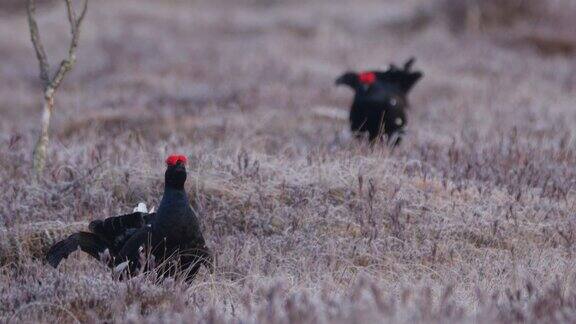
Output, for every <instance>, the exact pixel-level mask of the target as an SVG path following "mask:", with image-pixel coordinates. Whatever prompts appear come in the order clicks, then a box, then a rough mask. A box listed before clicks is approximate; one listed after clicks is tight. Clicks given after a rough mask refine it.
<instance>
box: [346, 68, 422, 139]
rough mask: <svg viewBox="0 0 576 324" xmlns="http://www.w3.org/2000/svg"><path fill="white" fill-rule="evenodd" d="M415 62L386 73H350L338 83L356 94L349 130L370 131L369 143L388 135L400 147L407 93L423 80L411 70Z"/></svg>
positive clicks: (405, 122) (356, 133) (404, 121)
mask: <svg viewBox="0 0 576 324" xmlns="http://www.w3.org/2000/svg"><path fill="white" fill-rule="evenodd" d="M414 62H415V59H414V58H411V59H410V60H408V61H407V62H406V63H405V64H404V66H403V68H398V67H397V66H395V65H393V64H392V65H390V67H389V68H388V70H386V71H366V72H361V73H356V72H347V73H344V74H343V75H342V76H340V77H339V78H338V79H337V80H336V84H337V85H347V86H349V87H350V88H352V89H353V90H354V91H355V96H354V102H353V103H352V107H351V109H350V129H351V130H352V132H353V133H354V134H355V135H356V136H359V135H361V134H362V133H366V132H368V135H369V139H370V142H372V143H373V142H375V141H376V140H378V139H380V138H381V136H382V135H383V134H385V135H386V137H387V140H388V143H390V144H392V145H398V144H399V143H400V140H401V136H402V135H403V133H404V128H405V127H406V124H407V119H406V108H407V107H408V93H409V92H410V90H411V89H412V88H413V87H414V85H415V84H416V82H418V80H420V78H422V76H423V74H422V72H419V71H416V72H413V71H412V70H411V68H412V65H413V64H414Z"/></svg>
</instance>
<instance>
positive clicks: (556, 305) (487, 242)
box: [0, 0, 576, 323]
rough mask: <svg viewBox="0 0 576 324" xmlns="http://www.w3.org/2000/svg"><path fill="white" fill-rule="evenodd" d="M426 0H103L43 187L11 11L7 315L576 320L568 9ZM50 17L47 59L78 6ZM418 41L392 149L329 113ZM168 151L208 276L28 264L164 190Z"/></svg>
mask: <svg viewBox="0 0 576 324" xmlns="http://www.w3.org/2000/svg"><path fill="white" fill-rule="evenodd" d="M430 3H434V2H431V1H423V0H422V1H417V0H409V1H408V0H407V1H402V0H389V1H384V2H383V1H376V0H374V1H372V0H355V1H343V0H338V1H333V0H319V1H298V0H293V1H272V0H252V1H247V0H238V1H224V0H212V1H204V0H198V1H185V0H181V1H177V0H172V1H152V0H139V1H135V0H126V1H113V0H99V1H97V2H91V3H90V8H89V12H88V17H87V18H86V21H85V26H84V28H83V30H82V35H81V41H80V51H79V53H78V62H77V65H76V67H75V69H74V70H73V72H72V73H71V74H70V75H69V77H68V78H67V79H66V80H65V81H64V84H63V87H62V88H61V89H60V90H59V92H58V93H57V95H56V111H55V116H54V117H55V118H54V120H53V125H52V127H51V143H50V150H49V156H48V165H47V169H46V171H45V174H44V176H43V177H42V178H41V179H39V180H37V181H34V180H33V177H32V172H31V151H32V148H33V144H34V141H35V137H36V136H37V131H38V126H39V120H40V113H41V111H40V110H41V104H42V102H41V100H42V97H41V90H40V84H39V81H38V66H37V62H36V60H35V57H34V53H33V50H32V47H31V45H30V42H29V35H28V30H27V25H26V20H25V17H24V15H23V12H22V11H18V10H16V11H10V12H8V11H6V12H0V15H1V19H0V30H3V33H2V37H1V38H0V60H1V62H2V64H1V66H0V78H1V79H2V83H1V84H0V114H1V115H2V118H1V119H0V132H1V133H0V179H1V180H2V182H1V187H0V189H1V190H0V235H1V236H0V247H4V248H3V249H4V250H2V249H0V252H2V253H3V255H0V260H2V264H0V301H1V302H0V322H13V321H24V322H34V321H36V320H38V321H40V322H56V321H59V322H76V321H82V322H84V321H88V322H100V321H106V322H119V323H123V322H140V321H144V322H150V323H156V322H158V321H170V322H185V323H191V322H210V323H220V322H242V323H246V322H282V323H287V322H293V323H296V322H298V323H301V322H308V323H312V322H314V323H315V322H326V323H328V322H331V323H332V322H343V323H347V322H373V321H392V322H401V323H402V322H406V323H413V322H441V323H446V322H488V321H492V322H509V321H534V322H537V321H553V322H554V321H560V322H562V321H574V320H576V293H575V292H574V291H575V289H576V284H575V282H574V280H575V279H576V267H574V264H575V262H576V256H575V255H574V252H576V250H575V247H576V246H575V243H576V218H575V216H576V168H575V165H576V145H575V141H574V129H575V128H576V127H575V126H576V109H575V107H576V105H575V103H576V100H575V93H576V77H575V75H576V64H575V61H574V58H575V51H574V49H575V47H574V46H575V45H574V44H576V41H575V38H576V37H575V35H574V33H573V32H567V30H568V31H569V30H572V31H573V30H576V29H574V28H572V29H567V28H566V27H565V25H564V24H566V23H569V20H563V17H564V16H566V15H568V16H570V17H573V13H574V12H576V6H575V5H574V4H573V3H570V1H562V0H557V1H550V7H551V9H550V12H548V11H547V12H546V13H545V14H544V13H541V14H539V15H537V18H534V16H530V13H526V17H520V18H518V20H515V21H514V22H509V23H510V24H501V23H500V22H492V21H490V20H486V24H485V25H484V24H479V23H478V20H474V19H473V17H475V16H473V15H471V17H472V18H470V19H472V20H471V21H472V22H474V24H471V23H464V24H461V25H459V24H457V23H454V22H453V20H454V19H452V18H450V15H446V12H447V11H448V13H449V10H450V8H449V6H448V7H447V6H440V5H438V6H434V5H430ZM13 5H14V4H13V3H12V4H11V6H13ZM38 11H39V12H38V14H39V22H40V24H41V29H42V36H43V38H44V42H45V44H46V47H47V50H48V53H49V57H50V58H51V60H52V65H53V66H56V62H58V58H59V57H63V55H64V53H65V46H66V42H67V36H68V30H67V25H66V20H65V16H64V10H63V8H62V7H61V4H60V3H58V4H56V5H50V4H46V5H42V6H41V7H40V9H39V10H38ZM473 12H474V11H473ZM450 19H452V20H450ZM558 26H561V27H558ZM555 27H556V28H557V29H554V28H555ZM410 56H415V57H417V59H418V61H417V63H416V68H417V69H420V70H422V71H423V72H424V73H425V77H424V79H423V81H422V82H421V83H420V84H418V85H417V86H416V88H415V89H414V91H413V93H412V94H411V96H410V99H411V105H412V106H411V109H410V110H409V112H408V118H409V130H408V136H407V137H406V138H405V140H404V142H403V143H402V145H401V147H399V148H397V149H394V150H392V149H390V148H387V147H384V146H381V145H378V146H376V147H370V146H367V145H362V144H360V143H358V142H356V141H354V140H351V139H349V138H348V137H347V136H345V132H343V130H345V129H346V126H347V125H346V120H342V119H339V118H333V117H327V116H324V115H320V114H318V113H317V112H318V111H319V110H322V111H326V110H334V111H336V112H338V111H340V112H343V113H345V112H346V109H347V107H348V106H349V104H350V102H351V99H352V93H351V92H350V91H349V90H348V89H345V88H336V87H335V86H334V80H335V79H336V78H337V77H338V76H339V75H340V74H341V73H342V72H344V71H345V70H348V69H354V70H362V69H368V68H384V67H385V66H386V65H387V64H388V63H390V62H396V63H402V62H403V61H404V60H406V59H407V58H409V57H410ZM171 153H183V154H186V155H188V156H189V158H190V166H189V169H190V170H191V171H190V176H189V179H188V182H187V189H188V191H189V193H190V195H191V196H192V198H193V199H192V200H193V201H194V206H195V207H196V209H197V210H198V212H199V215H200V219H201V223H202V226H203V230H204V236H205V237H206V239H207V242H208V245H209V247H210V248H211V249H212V250H213V252H214V254H215V256H216V262H217V264H216V269H215V272H214V273H212V274H211V273H209V272H207V271H202V272H201V273H200V274H199V276H198V277H197V278H196V280H195V281H194V282H192V283H191V284H186V283H184V282H182V280H181V279H180V278H176V280H166V281H157V280H155V278H154V275H141V276H138V277H136V278H134V279H132V280H130V281H126V282H119V281H116V280H114V279H113V278H112V276H111V274H110V272H109V270H108V269H107V268H106V267H105V266H104V265H102V264H99V263H98V262H96V261H94V260H92V259H89V258H88V257H86V256H85V255H82V254H80V253H78V254H76V255H74V256H72V257H71V258H69V259H67V260H65V261H64V262H63V264H62V265H61V266H60V267H59V268H58V269H52V268H50V267H49V266H47V265H45V264H44V263H43V262H42V260H41V259H38V258H37V257H36V256H37V254H38V253H37V252H34V250H35V249H36V250H42V249H44V248H45V245H46V244H49V243H50V242H52V241H54V240H56V239H58V238H60V237H62V235H64V234H62V233H63V232H65V231H64V230H62V229H63V228H68V227H71V226H72V225H73V224H76V225H77V226H79V227H82V226H84V224H85V222H87V221H89V220H92V219H99V218H104V217H108V216H113V215H117V214H121V213H124V212H129V211H131V210H132V208H133V207H134V206H136V205H137V204H138V203H139V202H142V201H143V202H146V203H147V204H148V205H149V206H150V205H152V206H154V205H156V206H157V205H158V202H159V199H160V196H161V193H162V182H163V172H164V164H163V161H164V159H165V158H166V156H168V155H169V154H171ZM71 224H72V225H71ZM67 226H68V227H67ZM42 235H44V236H42ZM39 236H42V237H43V239H42V240H40V239H38V237H39ZM27 240H28V241H27ZM15 249H16V250H15Z"/></svg>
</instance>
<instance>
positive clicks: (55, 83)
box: [50, 0, 88, 91]
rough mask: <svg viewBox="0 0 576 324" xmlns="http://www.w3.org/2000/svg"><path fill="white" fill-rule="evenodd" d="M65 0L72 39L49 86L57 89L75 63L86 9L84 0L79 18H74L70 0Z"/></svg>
mask: <svg viewBox="0 0 576 324" xmlns="http://www.w3.org/2000/svg"><path fill="white" fill-rule="evenodd" d="M65 1H66V11H67V12H68V21H69V22H70V33H71V34H72V40H71V41H70V47H69V49H68V57H67V58H66V59H65V60H63V61H62V62H61V63H60V67H59V68H58V71H56V74H55V75H54V78H53V79H52V82H51V84H50V87H51V88H52V89H54V91H55V90H56V89H58V87H59V86H60V83H61V82H62V80H64V76H66V73H68V72H69V71H70V70H71V69H72V67H73V66H74V64H75V63H76V50H77V48H78V39H79V38H80V27H81V25H82V21H83V20H84V17H85V16H86V11H87V9H88V0H84V6H83V8H82V12H81V14H80V17H79V18H76V12H75V11H74V8H73V6H72V0H65Z"/></svg>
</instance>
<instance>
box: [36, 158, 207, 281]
mask: <svg viewBox="0 0 576 324" xmlns="http://www.w3.org/2000/svg"><path fill="white" fill-rule="evenodd" d="M186 163H187V159H186V157H185V156H182V155H171V156H170V157H168V159H167V160H166V164H167V168H166V173H165V184H164V195H163V197H162V201H161V202H160V205H159V206H158V211H157V212H155V213H154V212H152V211H153V210H151V212H148V211H147V208H146V205H145V204H139V205H138V207H136V208H135V211H134V212H133V213H132V214H127V215H122V216H116V217H110V218H106V219H104V220H95V221H93V222H91V223H90V224H89V225H88V228H89V230H90V231H89V232H78V233H75V234H72V235H70V236H69V237H68V238H66V239H64V240H62V241H60V242H58V243H56V244H54V245H53V246H52V247H51V248H50V250H49V251H48V253H47V254H46V260H47V262H48V263H49V264H50V265H52V266H53V267H54V268H56V267H58V264H59V263H60V262H61V261H62V259H64V258H67V257H68V256H69V255H70V254H71V253H72V252H74V251H76V250H77V249H78V248H80V249H81V250H82V251H84V252H86V253H88V254H89V255H91V256H92V257H94V258H96V259H100V260H102V259H103V258H105V257H107V256H109V258H108V260H107V264H108V266H109V267H111V268H114V269H115V270H116V271H117V272H119V271H123V270H125V269H128V270H129V273H135V272H136V271H148V270H151V269H152V268H160V270H161V271H160V273H162V274H163V275H174V274H175V273H176V272H179V271H184V273H185V275H186V279H187V280H191V279H192V278H194V276H195V274H196V273H197V272H198V270H199V269H200V266H201V265H205V266H206V267H208V268H209V269H210V270H212V263H211V262H212V256H211V254H210V250H209V249H208V248H207V247H206V243H205V240H204V237H203V235H202V232H201V230H200V224H199V222H198V218H197V216H196V213H195V211H194V210H193V209H192V208H191V207H190V203H189V201H188V196H187V194H186V191H185V189H184V183H185V182H186V176H187V172H186V166H185V165H186ZM144 252H146V253H148V256H147V257H148V259H151V260H153V262H149V260H145V258H143V253H144ZM144 256H145V255H144ZM156 265H158V266H156Z"/></svg>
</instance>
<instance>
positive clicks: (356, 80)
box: [336, 71, 376, 90]
mask: <svg viewBox="0 0 576 324" xmlns="http://www.w3.org/2000/svg"><path fill="white" fill-rule="evenodd" d="M375 82H376V74H375V73H374V72H371V71H365V72H361V73H356V72H346V73H344V74H342V75H341V76H340V77H339V78H338V79H336V85H347V86H349V87H350V88H352V89H354V90H359V89H361V88H363V87H364V88H368V87H370V86H371V85H372V84H374V83H375Z"/></svg>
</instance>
